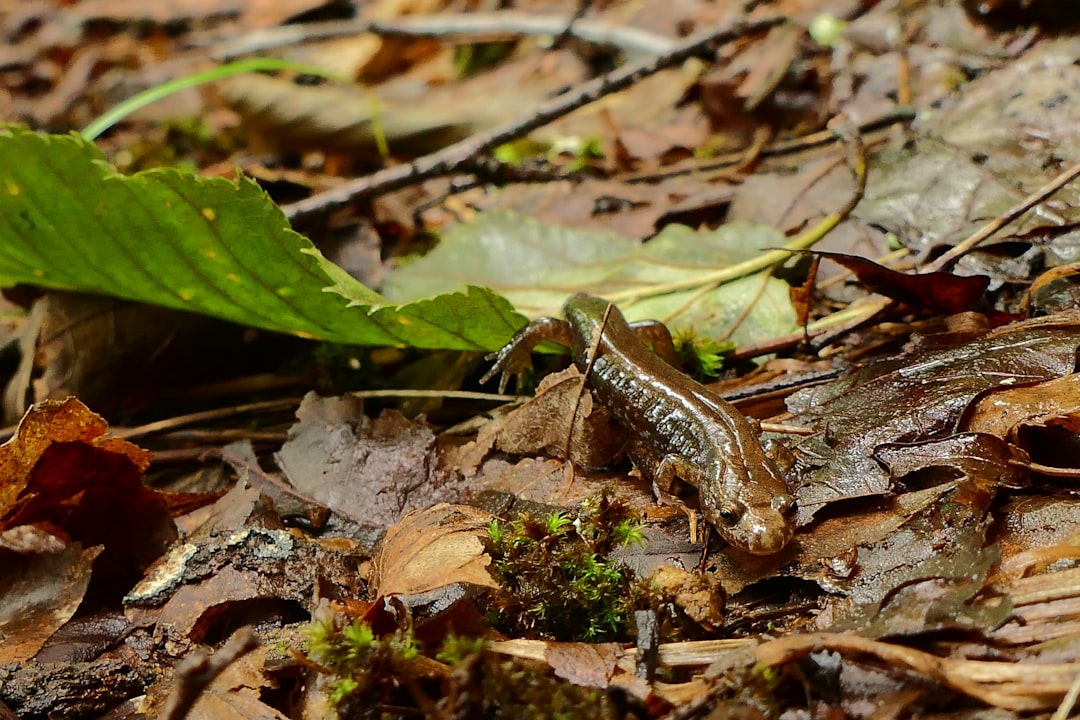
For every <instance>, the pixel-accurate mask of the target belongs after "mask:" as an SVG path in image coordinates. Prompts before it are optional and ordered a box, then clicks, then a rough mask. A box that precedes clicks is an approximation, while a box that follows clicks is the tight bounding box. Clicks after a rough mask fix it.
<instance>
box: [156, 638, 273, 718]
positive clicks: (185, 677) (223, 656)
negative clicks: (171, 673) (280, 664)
mask: <svg viewBox="0 0 1080 720" xmlns="http://www.w3.org/2000/svg"><path fill="white" fill-rule="evenodd" d="M258 646H259V639H258V638H257V637H255V633H253V632H252V631H251V628H247V627H245V628H240V629H239V630H237V631H236V632H235V633H233V636H232V637H231V638H229V640H228V641H227V642H226V643H225V644H224V645H222V646H221V647H220V648H218V651H217V652H215V653H214V654H213V655H210V654H208V653H207V652H206V651H204V650H194V651H192V652H191V653H189V654H188V655H187V657H185V658H184V659H183V660H181V661H180V664H179V665H177V666H176V685H175V687H173V691H172V693H170V695H169V699H168V700H167V701H166V702H165V709H164V710H163V711H162V713H161V718H162V720H183V718H185V717H187V714H188V713H189V712H191V708H192V707H194V706H195V701H196V700H198V699H199V695H201V694H202V691H203V690H205V689H206V687H207V686H208V685H210V683H212V682H213V681H214V678H216V677H217V676H218V675H220V674H221V673H222V672H224V671H225V668H227V667H229V665H232V664H233V663H234V662H236V661H237V660H238V659H239V658H241V657H243V656H244V655H246V654H247V653H249V652H251V651H252V650H254V649H255V648H257V647H258Z"/></svg>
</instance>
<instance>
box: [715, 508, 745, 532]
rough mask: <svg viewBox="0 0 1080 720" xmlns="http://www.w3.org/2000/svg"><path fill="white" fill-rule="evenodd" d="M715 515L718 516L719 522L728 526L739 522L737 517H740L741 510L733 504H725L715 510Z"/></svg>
mask: <svg viewBox="0 0 1080 720" xmlns="http://www.w3.org/2000/svg"><path fill="white" fill-rule="evenodd" d="M716 516H717V517H718V518H720V521H721V522H723V523H724V524H725V525H727V526H729V527H730V526H731V525H734V524H735V523H737V522H739V518H740V517H742V511H741V510H740V509H739V508H738V507H736V506H734V505H725V506H724V507H722V508H720V509H719V510H717V511H716Z"/></svg>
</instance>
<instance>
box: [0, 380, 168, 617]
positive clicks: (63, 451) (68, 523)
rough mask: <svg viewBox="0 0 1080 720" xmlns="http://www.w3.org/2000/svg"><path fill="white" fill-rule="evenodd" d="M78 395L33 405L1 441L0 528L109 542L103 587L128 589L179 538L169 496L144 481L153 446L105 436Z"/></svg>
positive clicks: (97, 567)
mask: <svg viewBox="0 0 1080 720" xmlns="http://www.w3.org/2000/svg"><path fill="white" fill-rule="evenodd" d="M106 430H107V425H106V424H105V421H104V420H103V419H102V418H101V417H99V416H98V415H95V414H94V413H92V412H90V410H89V409H88V408H87V407H86V406H85V405H83V404H82V403H80V402H79V401H78V400H75V399H74V398H69V399H67V400H63V401H49V402H45V403H42V404H40V405H38V406H35V407H34V408H32V409H31V410H30V411H29V412H27V414H26V416H25V417H24V418H23V420H22V422H21V423H20V424H19V428H18V430H17V431H16V434H15V436H14V437H13V438H12V439H11V440H9V441H8V442H6V443H4V445H2V446H0V531H6V530H10V529H11V528H16V527H19V526H22V525H36V526H38V527H40V528H43V529H47V530H48V531H49V532H52V533H55V534H57V535H59V536H62V537H64V538H66V539H69V540H72V541H76V542H78V543H80V544H81V545H82V546H83V547H85V548H89V547H93V546H96V545H102V546H104V549H103V551H102V553H101V555H100V556H99V557H98V558H97V560H96V561H95V564H94V580H95V587H97V588H99V592H102V593H105V595H107V596H109V597H116V596H118V595H120V594H123V593H124V592H125V591H126V590H127V589H128V588H130V587H131V586H132V585H133V584H134V583H135V581H136V580H137V579H138V578H139V577H140V576H141V575H142V571H143V570H144V569H145V568H146V567H147V566H148V565H149V564H150V563H151V562H152V561H153V560H155V559H156V558H157V557H159V556H160V555H161V554H162V553H163V552H164V550H165V547H166V545H167V544H168V543H169V542H170V541H172V540H173V539H174V538H175V537H176V527H175V526H174V525H173V522H172V520H171V519H170V518H169V513H168V510H167V506H166V503H165V501H164V500H163V498H162V497H161V495H160V494H159V493H157V492H155V491H153V490H151V489H149V488H146V487H144V486H143V484H142V473H143V471H144V470H145V469H146V467H147V466H148V465H149V463H150V457H151V456H150V453H149V452H147V451H145V450H142V449H140V448H138V447H136V446H135V445H132V444H131V443H129V442H127V441H126V440H120V439H117V438H109V437H107V436H106V435H105V433H106Z"/></svg>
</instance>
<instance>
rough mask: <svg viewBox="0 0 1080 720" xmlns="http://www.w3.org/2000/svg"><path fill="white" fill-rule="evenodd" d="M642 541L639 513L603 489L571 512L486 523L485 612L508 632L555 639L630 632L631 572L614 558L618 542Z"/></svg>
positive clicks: (614, 637) (637, 594)
mask: <svg viewBox="0 0 1080 720" xmlns="http://www.w3.org/2000/svg"><path fill="white" fill-rule="evenodd" d="M640 542H642V535H641V530H640V526H639V520H638V518H637V516H636V515H635V514H634V513H633V512H632V511H631V510H630V509H629V508H628V507H627V505H626V504H625V503H624V502H621V501H617V500H611V499H610V498H609V497H607V496H606V495H602V496H600V497H598V498H594V499H592V500H590V501H587V502H586V503H584V504H583V505H582V506H581V508H580V509H579V510H578V511H577V513H575V514H574V515H569V514H566V513H552V514H549V515H547V516H545V517H543V518H540V519H539V520H537V519H533V518H528V517H521V518H519V519H517V520H513V521H511V522H508V523H498V522H496V523H492V525H491V527H490V528H489V530H488V537H487V550H488V553H489V554H490V555H491V558H492V562H491V573H492V576H493V577H494V578H495V580H496V581H497V582H498V583H499V585H500V588H501V590H500V591H499V592H496V593H494V599H493V606H492V613H491V617H492V618H493V621H494V622H495V624H496V625H497V626H498V627H499V628H500V629H502V630H504V631H506V632H510V633H513V634H525V635H529V636H534V637H549V638H555V639H559V640H595V641H602V640H622V639H627V638H629V637H630V635H631V634H632V633H631V627H630V619H631V615H632V611H633V609H634V607H633V604H634V598H636V597H640V595H641V593H640V592H638V591H636V590H634V587H633V586H634V585H635V583H636V580H635V578H634V575H633V573H632V572H631V571H630V570H629V569H627V568H625V567H623V566H621V565H619V564H617V563H615V562H613V561H612V560H611V559H610V558H609V555H610V554H611V552H612V551H614V550H615V549H617V548H620V547H624V546H626V545H628V544H630V543H640Z"/></svg>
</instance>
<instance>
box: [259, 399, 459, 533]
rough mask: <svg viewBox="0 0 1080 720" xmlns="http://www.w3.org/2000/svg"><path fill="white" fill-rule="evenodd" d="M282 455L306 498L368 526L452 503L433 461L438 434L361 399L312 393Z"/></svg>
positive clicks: (284, 467) (383, 525) (284, 468)
mask: <svg viewBox="0 0 1080 720" xmlns="http://www.w3.org/2000/svg"><path fill="white" fill-rule="evenodd" d="M296 416H297V418H298V420H299V422H298V423H297V424H296V425H294V426H293V427H292V428H291V429H290V431H289V439H288V440H287V441H286V442H285V444H284V445H283V446H282V447H281V450H280V451H278V453H277V455H276V457H277V462H278V465H279V466H280V467H281V469H282V471H283V472H284V474H285V476H286V477H287V478H288V479H289V481H290V482H291V483H292V484H293V485H294V486H295V487H296V488H297V489H299V490H300V491H302V492H303V493H305V494H306V495H307V496H308V497H311V498H314V499H315V500H317V501H319V502H320V503H323V504H324V505H326V506H327V507H329V508H330V509H332V510H333V511H334V512H337V513H341V514H343V515H345V516H347V517H349V518H350V519H352V520H353V521H354V522H356V523H358V524H360V525H364V526H367V527H379V528H387V527H390V526H391V525H393V524H394V523H396V522H398V521H399V520H400V519H401V518H402V517H404V516H405V515H406V514H407V513H408V512H409V511H410V510H413V509H417V508H423V507H429V506H430V505H432V504H433V503H436V502H438V501H439V500H453V499H454V498H455V496H456V494H457V493H456V490H455V488H454V487H453V486H451V485H447V480H448V478H447V477H446V476H445V475H444V474H443V473H442V471H440V470H439V469H438V467H437V463H436V462H435V456H436V446H435V433H434V432H433V431H432V429H431V427H430V426H428V425H427V424H425V423H423V422H420V421H414V420H408V419H406V418H405V417H404V416H402V415H401V413H399V412H397V411H385V412H383V413H382V414H381V415H380V416H379V417H378V418H375V419H371V418H368V417H366V416H365V415H364V414H363V412H362V404H361V403H360V401H359V400H357V399H356V398H350V397H345V398H319V397H317V396H315V395H314V394H309V395H308V396H307V397H305V398H304V401H303V402H302V403H301V405H300V408H299V409H298V410H297V413H296Z"/></svg>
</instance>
